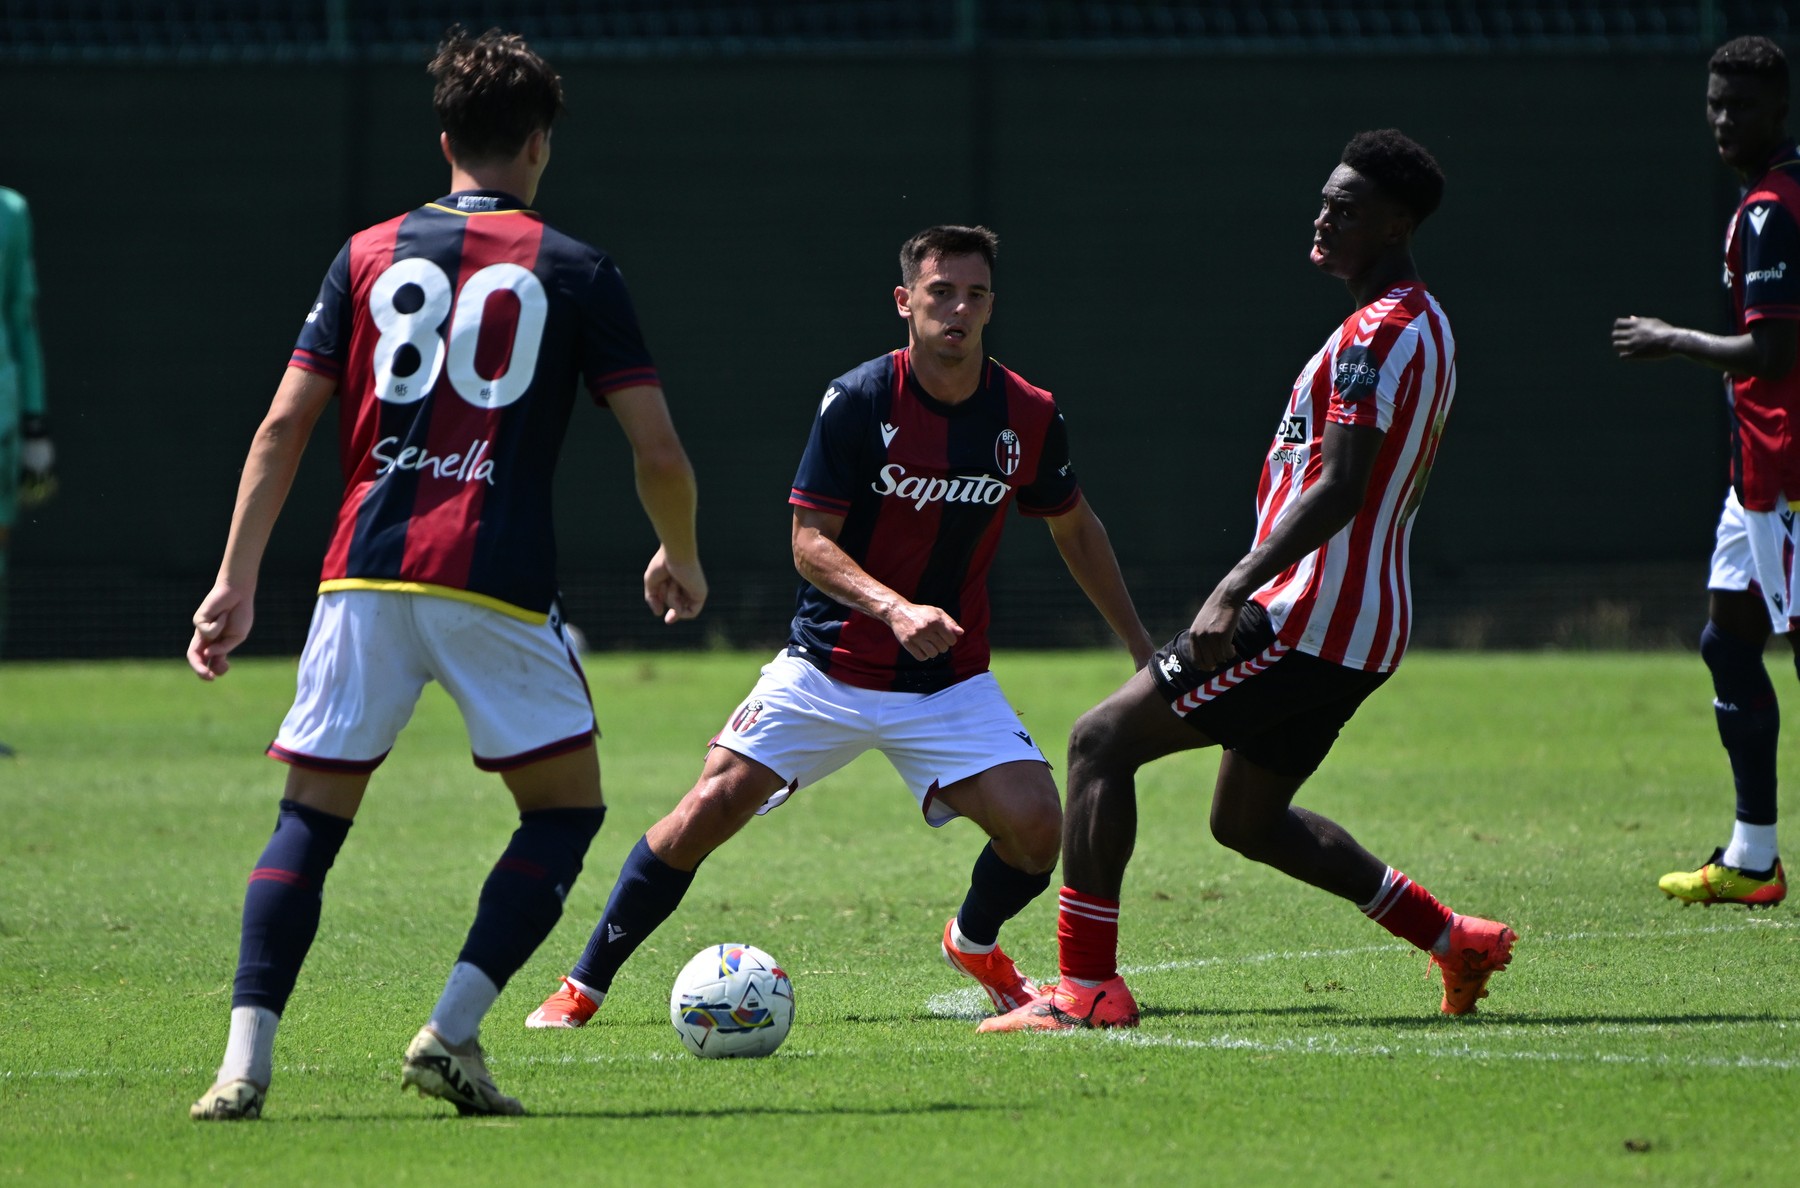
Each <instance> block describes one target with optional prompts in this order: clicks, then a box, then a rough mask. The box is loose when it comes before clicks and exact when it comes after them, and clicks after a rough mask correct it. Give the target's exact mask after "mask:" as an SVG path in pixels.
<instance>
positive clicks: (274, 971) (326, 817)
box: [231, 800, 350, 1015]
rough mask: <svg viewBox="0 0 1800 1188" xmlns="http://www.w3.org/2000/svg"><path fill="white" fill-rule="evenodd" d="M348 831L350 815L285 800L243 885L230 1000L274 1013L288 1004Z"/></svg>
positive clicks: (309, 946) (234, 1006)
mask: <svg viewBox="0 0 1800 1188" xmlns="http://www.w3.org/2000/svg"><path fill="white" fill-rule="evenodd" d="M349 833H350V821H349V820H348V819H346V818H344V817H336V816H333V815H332V814H330V813H322V812H320V811H319V810H318V809H313V808H307V807H306V806H305V805H302V804H297V803H295V802H294V801H292V800H283V801H282V802H281V805H280V807H279V809H278V810H277V812H276V815H275V832H274V833H273V834H272V835H271V836H270V838H269V844H268V845H267V846H264V847H263V852H262V857H261V858H259V859H257V862H256V869H255V870H252V871H251V872H250V882H249V885H248V886H247V887H246V888H245V889H244V924H243V930H242V932H241V934H240V937H239V942H238V966H237V977H236V979H235V980H234V981H233V983H232V989H231V1005H232V1007H233V1008H234V1010H235V1008H237V1007H262V1008H263V1009H265V1010H268V1011H272V1012H274V1013H275V1014H276V1015H280V1014H281V1012H282V1011H283V1010H284V1009H285V1008H286V1007H287V1000H288V995H290V994H292V993H293V992H294V980H295V979H296V978H298V977H299V976H300V966H301V963H303V962H304V961H305V960H306V952H307V950H308V949H310V948H311V947H312V942H313V937H314V935H316V934H317V932H318V931H319V910H320V902H321V899H322V897H323V894H324V889H325V875H326V874H327V873H328V872H329V871H330V870H331V864H332V863H333V862H334V861H336V860H337V855H338V850H339V849H340V848H342V847H343V844H344V838H345V837H346V836H348V835H349Z"/></svg>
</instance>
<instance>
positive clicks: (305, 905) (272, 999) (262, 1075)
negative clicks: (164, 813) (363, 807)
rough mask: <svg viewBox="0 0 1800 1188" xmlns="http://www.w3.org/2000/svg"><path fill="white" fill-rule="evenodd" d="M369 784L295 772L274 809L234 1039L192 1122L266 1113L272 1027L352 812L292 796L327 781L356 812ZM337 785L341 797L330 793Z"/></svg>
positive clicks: (237, 983)
mask: <svg viewBox="0 0 1800 1188" xmlns="http://www.w3.org/2000/svg"><path fill="white" fill-rule="evenodd" d="M367 782H368V777H367V776H366V775H359V776H339V775H321V774H320V773H317V772H302V771H299V770H292V771H290V772H289V774H288V784H287V790H288V797H289V798H285V799H283V800H282V802H281V805H280V807H279V808H278V810H277V811H276V815H275V832H274V833H273V834H271V835H270V837H269V841H268V844H267V845H266V846H264V847H263V852H262V856H261V857H259V858H258V859H257V861H256V866H255V868H254V869H252V870H251V872H250V879H249V884H248V886H247V887H246V888H245V889H244V916H243V926H242V931H241V933H240V938H239V944H238V966H237V975H236V977H235V978H234V980H233V983H232V993H231V1031H230V1037H229V1038H228V1039H227V1041H226V1044H225V1057H224V1059H223V1060H222V1061H221V1062H220V1064H219V1072H218V1076H217V1077H216V1078H214V1081H213V1086H212V1088H210V1089H208V1090H207V1091H206V1093H205V1094H203V1095H202V1096H201V1097H200V1099H199V1100H198V1101H196V1102H194V1104H193V1105H192V1106H191V1107H190V1108H189V1109H188V1116H189V1117H191V1118H193V1119H194V1120H195V1121H197V1122H228V1121H250V1120H253V1119H256V1118H260V1117H261V1116H262V1110H263V1102H264V1099H265V1098H266V1096H267V1094H268V1091H269V1084H270V1081H271V1079H272V1075H273V1071H274V1052H275V1030H276V1027H277V1025H278V1024H279V1022H280V1019H281V1012H282V1011H283V1010H285V1009H286V1007H287V1000H288V997H289V995H291V994H292V993H293V991H294V982H295V980H296V979H298V978H299V976H300V967H301V965H302V964H303V963H304V962H305V960H306V954H307V950H308V949H310V948H311V947H312V942H313V937H314V936H315V935H316V934H317V932H318V929H319V910H320V906H321V897H322V896H323V894H324V887H325V876H326V874H327V873H328V872H329V871H330V870H331V864H332V863H333V862H334V861H336V859H337V855H338V850H339V849H340V848H342V846H343V844H344V839H345V837H347V836H348V835H349V832H350V824H351V821H350V817H348V816H340V815H337V814H334V813H329V812H324V811H321V810H320V809H317V808H312V807H309V806H308V805H306V804H301V803H299V801H298V800H296V799H293V797H296V796H300V797H308V794H309V792H311V791H315V790H316V788H315V785H325V786H327V788H328V791H327V794H326V796H325V797H324V798H323V800H322V802H323V803H329V804H333V805H334V807H343V808H345V811H347V812H348V813H350V814H354V813H355V811H356V809H355V805H356V803H357V801H358V800H360V798H361V794H362V787H363V785H365V784H367ZM334 793H335V794H338V795H339V796H340V799H333V798H332V797H333V794H334ZM308 798H309V799H310V797H308ZM315 803H318V801H315Z"/></svg>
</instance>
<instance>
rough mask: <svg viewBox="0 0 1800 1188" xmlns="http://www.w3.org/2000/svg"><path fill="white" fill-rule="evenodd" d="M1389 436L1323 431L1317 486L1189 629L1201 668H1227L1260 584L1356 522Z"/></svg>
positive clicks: (1333, 425) (1359, 430) (1360, 428)
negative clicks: (1241, 621)
mask: <svg viewBox="0 0 1800 1188" xmlns="http://www.w3.org/2000/svg"><path fill="white" fill-rule="evenodd" d="M1386 436H1387V435H1386V434H1385V433H1383V432H1382V431H1381V430H1380V429H1377V428H1375V427H1374V426H1372V425H1340V424H1338V423H1337V422H1335V421H1333V422H1330V423H1328V424H1327V425H1326V426H1325V432H1324V434H1323V435H1322V436H1321V438H1320V441H1319V463H1320V468H1321V469H1320V474H1319V481H1318V482H1316V483H1314V484H1313V485H1312V486H1311V487H1309V488H1308V489H1307V491H1306V493H1305V494H1304V495H1302V496H1301V497H1300V499H1299V500H1298V501H1297V502H1296V503H1295V504H1294V510H1293V511H1291V512H1289V513H1288V514H1287V515H1286V516H1285V517H1283V518H1282V520H1281V522H1280V523H1279V524H1277V525H1275V527H1274V529H1273V530H1272V531H1271V532H1270V533H1269V535H1268V536H1267V537H1265V538H1264V539H1263V542H1262V543H1261V544H1259V545H1257V546H1256V547H1255V548H1254V549H1252V550H1251V551H1250V552H1249V553H1247V554H1245V556H1244V559H1243V560H1241V561H1239V562H1238V563H1237V564H1236V565H1235V566H1233V567H1232V570H1231V572H1230V573H1228V574H1226V575H1225V579H1224V580H1223V581H1221V582H1220V583H1219V584H1218V586H1217V587H1216V588H1214V590H1213V592H1212V595H1211V596H1210V597H1208V598H1207V600H1206V605H1204V606H1202V607H1201V608H1200V613H1199V614H1197V615H1195V616H1194V623H1193V626H1192V627H1191V628H1189V631H1190V635H1191V640H1192V647H1193V650H1194V660H1195V661H1196V662H1197V663H1198V664H1199V665H1200V666H1201V667H1202V668H1216V667H1218V666H1219V665H1221V664H1227V663H1229V662H1230V661H1231V659H1232V657H1233V656H1234V655H1235V653H1234V651H1233V649H1232V644H1231V637H1232V632H1233V631H1235V630H1236V628H1237V618H1238V612H1239V611H1240V610H1242V609H1243V607H1244V603H1245V602H1247V601H1249V598H1250V595H1251V594H1253V593H1254V592H1255V591H1256V590H1257V589H1258V588H1259V587H1261V586H1262V585H1263V583H1265V582H1267V581H1268V580H1269V579H1271V578H1273V577H1275V576H1276V575H1277V574H1279V573H1281V572H1282V571H1284V570H1286V569H1287V568H1288V567H1289V566H1291V565H1294V564H1295V563H1297V562H1298V561H1300V559H1301V558H1303V557H1305V556H1307V555H1308V554H1309V553H1312V552H1314V551H1315V550H1317V549H1318V548H1319V547H1320V546H1321V545H1323V544H1324V543H1325V542H1326V541H1328V540H1330V539H1331V538H1332V537H1333V536H1335V535H1337V533H1338V531H1339V530H1340V529H1341V528H1343V526H1344V525H1345V524H1348V523H1349V522H1350V521H1351V520H1352V519H1354V518H1355V517H1356V513H1357V512H1358V511H1360V510H1361V509H1362V505H1363V500H1364V498H1366V497H1367V495H1368V491H1369V478H1370V476H1372V475H1373V474H1374V472H1375V459H1376V457H1377V455H1379V454H1380V453H1381V443H1382V440H1383V439H1384V438H1385V437H1386Z"/></svg>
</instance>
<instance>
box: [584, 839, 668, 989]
mask: <svg viewBox="0 0 1800 1188" xmlns="http://www.w3.org/2000/svg"><path fill="white" fill-rule="evenodd" d="M693 883H694V872H693V871H691V870H676V869H675V868H674V867H673V866H670V865H669V864H668V863H667V862H664V861H663V860H662V859H661V858H658V857H657V856H656V855H655V854H654V853H653V852H652V851H651V849H650V839H649V837H647V836H646V837H640V838H638V843H637V845H635V846H633V847H631V853H630V854H627V855H626V856H625V866H624V869H622V870H620V871H619V881H618V882H617V883H614V884H613V889H612V895H611V896H610V897H609V898H608V899H607V901H606V910H605V911H604V912H601V913H600V922H599V923H598V924H596V925H594V934H593V935H592V936H590V937H588V943H587V948H585V949H583V950H582V951H581V960H579V961H577V962H576V963H575V968H574V969H572V970H570V971H569V976H570V977H571V978H574V979H575V980H576V981H577V982H580V983H581V984H582V985H584V986H590V987H592V988H593V989H595V990H599V991H600V992H602V993H605V992H606V991H607V990H609V989H611V988H612V981H613V976H614V975H615V974H617V973H618V972H619V967H620V966H621V965H624V964H625V961H626V959H627V958H629V957H630V956H631V955H632V954H633V953H635V952H637V947H638V946H639V945H640V944H642V943H643V942H644V940H645V939H646V938H648V937H649V935H650V934H651V933H652V932H655V931H656V929H657V928H658V927H659V926H660V925H661V924H662V922H663V921H664V920H667V919H668V918H669V916H670V915H671V914H672V913H673V912H674V911H675V909H676V907H678V906H679V905H680V903H681V897H682V896H684V895H686V894H687V889H688V888H689V887H691V886H692V885H693Z"/></svg>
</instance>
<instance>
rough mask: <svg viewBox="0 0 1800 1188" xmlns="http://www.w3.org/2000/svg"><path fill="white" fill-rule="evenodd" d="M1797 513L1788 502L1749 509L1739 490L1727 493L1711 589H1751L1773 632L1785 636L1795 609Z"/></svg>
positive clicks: (1713, 563) (1715, 548) (1709, 579)
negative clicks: (1740, 499)
mask: <svg viewBox="0 0 1800 1188" xmlns="http://www.w3.org/2000/svg"><path fill="white" fill-rule="evenodd" d="M1794 545H1795V535H1794V512H1793V510H1792V509H1791V508H1789V507H1788V503H1787V500H1786V499H1781V500H1780V501H1778V502H1777V504H1776V506H1775V510H1774V511H1766V512H1755V511H1746V510H1745V509H1744V505H1743V504H1742V503H1739V502H1738V497H1737V492H1736V491H1729V492H1727V493H1726V495H1725V510H1724V511H1722V512H1721V513H1719V527H1718V532H1717V534H1716V538H1715V543H1714V545H1713V555H1712V573H1711V575H1710V576H1708V578H1707V581H1706V588H1707V589H1709V590H1750V589H1754V590H1756V592H1757V593H1758V594H1760V595H1761V596H1762V600H1763V606H1764V607H1766V608H1767V609H1768V612H1769V627H1770V629H1771V630H1773V631H1775V632H1777V633H1779V634H1785V633H1786V632H1787V630H1788V624H1789V623H1790V622H1791V620H1792V618H1793V616H1794V614H1795V611H1794V599H1795V596H1796V595H1797V594H1800V590H1797V589H1796V585H1797V583H1796V580H1795V579H1796V577H1797V576H1800V575H1796V573H1795V565H1794Z"/></svg>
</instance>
